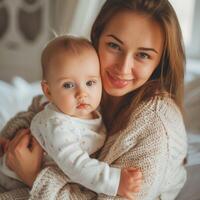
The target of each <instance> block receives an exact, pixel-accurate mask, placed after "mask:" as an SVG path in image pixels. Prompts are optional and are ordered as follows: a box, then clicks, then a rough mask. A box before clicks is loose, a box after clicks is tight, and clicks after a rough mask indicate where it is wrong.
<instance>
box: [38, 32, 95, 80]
mask: <svg viewBox="0 0 200 200" xmlns="http://www.w3.org/2000/svg"><path fill="white" fill-rule="evenodd" d="M85 49H94V48H93V46H92V44H91V43H90V42H89V41H88V40H87V39H85V38H79V37H74V36H67V35H65V36H59V37H56V38H54V39H53V40H51V41H50V42H49V43H48V44H47V46H46V47H45V48H44V50H43V52H42V56H41V65H42V74H43V75H42V77H43V79H46V78H47V74H48V65H49V62H50V60H51V59H52V56H55V55H57V54H59V53H60V52H61V51H71V52H73V53H74V54H80V53H81V52H82V51H83V50H85Z"/></svg>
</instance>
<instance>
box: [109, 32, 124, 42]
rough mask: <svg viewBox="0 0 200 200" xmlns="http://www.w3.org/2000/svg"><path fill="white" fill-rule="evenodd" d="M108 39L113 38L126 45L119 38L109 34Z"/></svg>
mask: <svg viewBox="0 0 200 200" xmlns="http://www.w3.org/2000/svg"><path fill="white" fill-rule="evenodd" d="M107 37H112V38H114V39H115V40H117V41H118V42H119V43H121V44H124V43H123V42H122V41H121V40H120V39H119V38H117V37H116V36H114V35H113V34H109V35H107Z"/></svg>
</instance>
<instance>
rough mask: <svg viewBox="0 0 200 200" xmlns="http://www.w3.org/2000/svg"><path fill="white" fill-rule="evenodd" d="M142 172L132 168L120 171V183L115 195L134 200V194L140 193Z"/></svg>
mask: <svg viewBox="0 0 200 200" xmlns="http://www.w3.org/2000/svg"><path fill="white" fill-rule="evenodd" d="M141 182H142V172H141V171H140V170H139V169H136V168H134V167H129V168H124V169H122V170H121V177H120V183H119V188H118V192H117V194H118V195H120V196H122V197H125V198H127V199H131V200H132V199H134V193H136V192H139V191H140V187H141Z"/></svg>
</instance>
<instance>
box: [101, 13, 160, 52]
mask: <svg viewBox="0 0 200 200" xmlns="http://www.w3.org/2000/svg"><path fill="white" fill-rule="evenodd" d="M110 35H114V36H115V37H117V38H118V39H119V40H121V41H122V43H124V44H125V45H134V46H137V45H138V46H144V47H149V48H152V47H154V48H156V49H160V48H161V47H162V46H163V43H164V34H163V30H162V27H161V25H160V24H158V22H156V21H155V20H154V19H153V18H152V17H150V16H148V15H144V14H141V13H138V12H132V11H124V12H119V13H117V14H116V15H114V16H113V17H112V18H111V19H110V20H109V22H108V23H107V25H106V27H105V30H104V31H103V34H102V36H103V37H109V36H110Z"/></svg>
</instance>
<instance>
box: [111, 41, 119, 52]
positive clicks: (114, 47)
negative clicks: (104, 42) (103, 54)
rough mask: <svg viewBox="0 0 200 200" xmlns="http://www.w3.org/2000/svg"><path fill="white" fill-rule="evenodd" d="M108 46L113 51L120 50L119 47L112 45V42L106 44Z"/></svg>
mask: <svg viewBox="0 0 200 200" xmlns="http://www.w3.org/2000/svg"><path fill="white" fill-rule="evenodd" d="M108 46H109V47H110V48H112V49H115V50H118V51H120V50H121V47H120V46H119V45H118V44H116V43H114V42H108Z"/></svg>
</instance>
